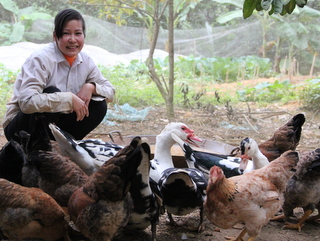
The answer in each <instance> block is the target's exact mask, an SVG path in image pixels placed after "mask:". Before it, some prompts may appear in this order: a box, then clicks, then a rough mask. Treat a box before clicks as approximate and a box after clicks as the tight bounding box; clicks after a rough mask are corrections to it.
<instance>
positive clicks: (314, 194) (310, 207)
mask: <svg viewBox="0 0 320 241" xmlns="http://www.w3.org/2000/svg"><path fill="white" fill-rule="evenodd" d="M284 197H285V201H284V204H283V212H284V214H283V215H280V216H277V217H275V218H273V219H272V220H279V219H283V218H285V219H289V218H290V217H291V216H292V215H293V210H294V208H296V207H302V208H303V210H304V215H303V216H302V217H301V218H300V220H299V222H298V223H295V224H294V223H288V224H286V225H285V226H284V227H286V228H292V229H297V230H299V232H300V231H301V228H302V226H303V224H304V222H305V221H306V220H307V219H308V218H309V219H310V220H316V219H319V218H320V214H319V213H318V215H315V216H312V217H310V215H311V214H312V212H313V211H314V210H315V209H318V212H319V211H320V148H317V149H316V150H313V151H305V152H302V153H301V158H300V160H299V162H298V165H297V171H296V173H295V174H294V175H293V176H292V177H291V178H290V179H289V181H288V184H287V186H286V190H285V193H284Z"/></svg>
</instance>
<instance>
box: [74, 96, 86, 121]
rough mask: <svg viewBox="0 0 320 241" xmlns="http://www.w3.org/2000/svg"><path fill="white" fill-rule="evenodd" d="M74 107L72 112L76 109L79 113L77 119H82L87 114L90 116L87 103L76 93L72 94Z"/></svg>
mask: <svg viewBox="0 0 320 241" xmlns="http://www.w3.org/2000/svg"><path fill="white" fill-rule="evenodd" d="M72 107H73V110H72V112H73V111H75V112H76V114H77V121H82V120H83V119H84V117H85V116H86V117H88V116H89V109H88V106H87V104H86V103H85V102H84V101H83V100H82V99H80V98H79V97H78V96H76V95H74V94H73V95H72Z"/></svg>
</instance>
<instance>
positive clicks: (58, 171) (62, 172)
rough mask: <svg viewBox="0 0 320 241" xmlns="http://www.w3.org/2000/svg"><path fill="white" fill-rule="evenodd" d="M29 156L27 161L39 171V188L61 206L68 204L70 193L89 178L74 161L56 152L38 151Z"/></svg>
mask: <svg viewBox="0 0 320 241" xmlns="http://www.w3.org/2000/svg"><path fill="white" fill-rule="evenodd" d="M30 158H31V159H30V160H29V162H33V163H34V165H35V166H36V168H37V170H38V171H39V175H40V178H39V188H40V189H42V190H43V191H44V192H46V193H48V194H49V195H50V196H52V197H53V198H54V199H55V200H56V201H57V202H58V203H59V204H60V205H61V206H63V207H67V206H68V201H69V198H70V197H71V195H72V194H73V193H74V191H75V190H77V189H78V188H80V187H82V186H83V185H84V184H85V183H86V181H87V180H88V178H89V177H88V175H87V174H86V173H85V172H84V171H83V170H82V169H81V168H80V167H79V166H78V165H77V164H76V163H74V162H73V161H71V160H70V159H69V158H68V157H64V156H61V155H60V154H58V153H55V152H51V151H38V152H37V155H31V157H30Z"/></svg>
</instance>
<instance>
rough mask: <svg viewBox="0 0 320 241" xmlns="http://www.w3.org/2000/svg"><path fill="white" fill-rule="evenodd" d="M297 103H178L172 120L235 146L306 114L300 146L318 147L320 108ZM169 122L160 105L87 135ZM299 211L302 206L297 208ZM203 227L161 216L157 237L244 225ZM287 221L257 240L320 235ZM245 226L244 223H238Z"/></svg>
mask: <svg viewBox="0 0 320 241" xmlns="http://www.w3.org/2000/svg"><path fill="white" fill-rule="evenodd" d="M297 106H298V103H291V104H289V105H285V106H278V105H270V106H268V107H259V106H256V105H255V104H254V103H249V104H248V105H246V104H243V105H238V106H234V107H233V108H232V109H233V111H232V112H230V109H228V110H227V108H225V107H222V108H217V107H215V108H214V109H213V110H212V109H211V110H210V111H209V110H208V109H194V110H187V111H185V110H184V109H182V108H180V109H177V110H176V117H175V119H174V120H173V121H179V122H184V123H186V124H187V125H188V126H189V127H190V128H191V129H193V130H194V131H195V134H196V135H197V136H199V137H201V138H203V139H209V140H216V141H220V142H223V143H227V144H231V145H234V146H237V145H238V144H239V142H240V140H241V139H243V138H244V137H246V136H250V137H252V138H254V139H255V140H256V141H257V142H261V141H263V140H266V139H268V138H270V137H271V135H272V134H273V132H274V131H275V130H276V129H277V128H278V127H280V126H281V125H283V124H285V123H286V122H287V121H288V120H289V119H290V118H291V117H292V116H293V115H295V114H297V113H301V112H302V113H304V114H305V115H306V123H305V124H304V126H303V131H302V137H301V141H300V145H299V146H298V150H306V149H314V148H316V147H319V146H320V144H319V142H320V138H319V137H320V130H319V123H320V122H319V119H320V116H319V115H318V114H317V113H309V112H304V111H302V110H299V109H298V108H297ZM168 122H169V121H168V120H167V119H166V117H165V110H164V109H162V108H157V109H152V110H151V111H150V113H149V115H148V116H147V119H146V120H144V121H141V122H117V125H115V126H106V125H103V124H101V125H100V126H99V127H98V128H97V129H95V130H94V131H93V132H92V133H91V134H90V135H88V137H87V138H101V139H103V140H105V141H110V139H109V137H108V135H107V133H108V132H110V131H114V130H119V131H121V133H122V135H124V136H129V135H157V134H159V133H160V132H161V130H162V129H163V127H164V126H165V125H166V124H167V123H168ZM5 143H6V140H5V138H4V136H3V131H2V132H1V135H0V146H3V145H4V144H5ZM296 214H297V215H298V216H300V215H301V214H302V211H301V210H300V209H297V210H296ZM175 219H176V220H187V221H188V222H190V224H191V225H196V224H197V223H198V220H199V214H198V211H197V212H194V213H192V214H190V215H188V216H184V217H175ZM205 226H206V228H205V231H204V232H202V233H200V234H198V233H194V232H190V231H188V230H186V229H184V228H173V227H170V226H167V225H166V215H163V216H162V217H161V221H160V223H159V225H158V227H157V240H158V241H165V240H172V241H175V240H204V241H211V240H224V239H223V237H224V236H236V235H237V234H238V233H239V232H240V230H238V229H229V230H220V229H217V228H215V227H214V226H213V225H212V224H210V223H209V221H208V220H207V219H205ZM282 226H283V223H280V222H269V224H268V225H267V226H266V227H264V228H263V229H262V231H261V233H260V234H259V236H258V238H257V239H256V241H267V240H276V241H287V240H290V241H291V240H293V241H309V240H320V234H319V227H320V224H319V223H316V224H313V223H306V225H305V226H304V227H303V228H302V231H301V232H298V231H295V230H288V229H282ZM239 227H241V225H239ZM150 237H151V236H150V229H147V230H145V231H144V232H140V233H136V232H135V233H132V232H121V233H120V235H119V236H118V238H117V240H121V241H127V240H132V241H134V240H136V241H142V240H151V239H150Z"/></svg>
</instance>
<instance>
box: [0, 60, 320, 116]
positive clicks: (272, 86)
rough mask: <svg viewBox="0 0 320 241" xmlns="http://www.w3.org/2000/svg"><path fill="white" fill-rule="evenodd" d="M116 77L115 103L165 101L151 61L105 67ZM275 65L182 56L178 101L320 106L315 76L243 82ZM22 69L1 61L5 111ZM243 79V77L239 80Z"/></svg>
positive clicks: (164, 63)
mask: <svg viewBox="0 0 320 241" xmlns="http://www.w3.org/2000/svg"><path fill="white" fill-rule="evenodd" d="M99 68H100V69H101V71H102V73H103V75H104V76H106V77H107V78H108V79H110V80H111V82H112V84H113V85H114V86H115V88H116V91H117V94H116V99H115V101H114V102H113V104H119V105H123V104H125V103H128V104H130V105H131V106H133V107H136V108H145V107H147V106H152V107H155V106H160V105H164V102H163V99H162V97H161V95H160V93H159V91H158V89H157V87H156V85H155V83H154V82H153V81H152V80H151V78H150V76H149V72H148V69H147V67H146V65H145V63H143V62H140V61H138V60H133V61H131V63H130V64H129V65H128V66H126V65H123V64H121V65H116V66H110V67H108V68H106V67H102V66H100V67H99ZM155 68H156V71H157V72H158V74H159V76H161V77H162V78H166V76H167V74H166V72H167V71H168V59H164V60H160V59H156V60H155ZM271 68H272V66H271V65H270V63H269V61H268V59H262V58H258V57H253V56H247V57H241V58H196V57H194V56H189V57H179V58H177V60H176V63H175V78H176V81H175V93H174V97H175V99H174V104H175V105H176V106H183V107H186V108H206V107H208V106H219V105H226V104H228V105H229V104H231V105H232V103H234V104H236V103H240V102H258V103H260V104H261V105H264V104H267V103H274V102H278V103H287V102H288V101H291V100H300V101H301V103H302V104H303V106H304V107H306V108H308V109H311V110H317V109H319V107H320V102H319V99H320V79H311V80H308V81H305V82H303V83H301V84H300V85H293V84H291V83H290V81H289V80H284V81H279V80H276V81H275V82H273V83H271V82H267V81H265V82H262V83H259V84H257V85H255V86H243V85H242V84H241V82H240V80H244V79H255V78H260V77H271V76H272V74H273V73H272V71H271ZM17 74H18V72H13V71H11V70H8V69H6V68H5V66H4V65H2V64H0V87H1V88H0V95H1V102H0V116H1V117H3V115H4V113H5V104H6V103H7V101H8V100H9V99H10V97H11V94H12V87H13V83H14V81H15V79H16V76H17ZM238 81H239V82H238ZM227 82H238V85H237V87H236V91H233V92H231V91H228V90H226V89H218V88H217V86H216V85H215V84H221V83H227Z"/></svg>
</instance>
